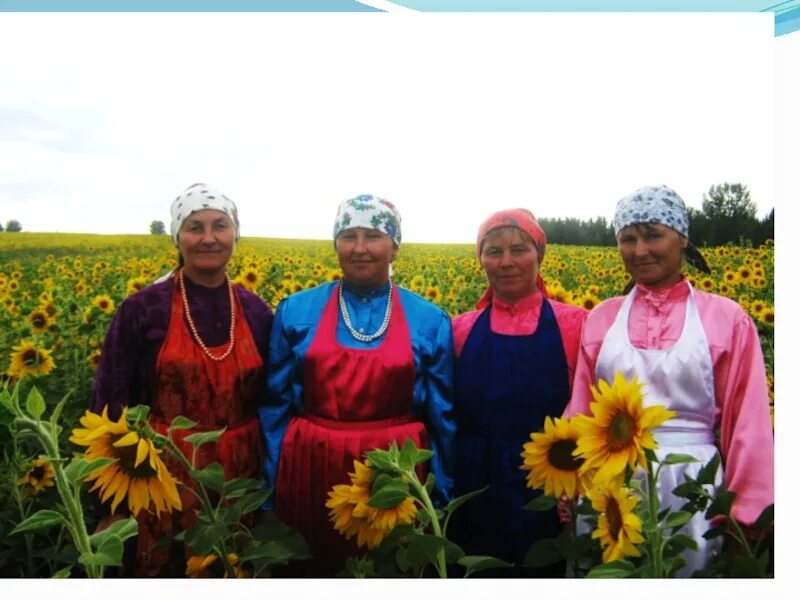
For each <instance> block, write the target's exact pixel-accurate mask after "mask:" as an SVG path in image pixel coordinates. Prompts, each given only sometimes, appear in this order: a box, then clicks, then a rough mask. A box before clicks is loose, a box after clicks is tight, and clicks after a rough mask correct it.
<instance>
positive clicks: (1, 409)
mask: <svg viewBox="0 0 800 600" xmlns="http://www.w3.org/2000/svg"><path fill="white" fill-rule="evenodd" d="M15 418H16V417H14V413H13V412H11V408H10V407H8V406H6V405H5V404H0V425H10V424H11V423H13V422H14V419H15Z"/></svg>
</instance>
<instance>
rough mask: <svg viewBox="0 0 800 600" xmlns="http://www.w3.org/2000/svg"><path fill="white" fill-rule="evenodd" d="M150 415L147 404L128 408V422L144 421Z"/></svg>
mask: <svg viewBox="0 0 800 600" xmlns="http://www.w3.org/2000/svg"><path fill="white" fill-rule="evenodd" d="M149 414H150V407H149V406H147V404H137V405H136V406H130V407H128V421H133V422H134V423H136V422H137V421H144V420H146V419H147V416H148V415H149Z"/></svg>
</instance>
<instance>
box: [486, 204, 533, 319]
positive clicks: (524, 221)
mask: <svg viewBox="0 0 800 600" xmlns="http://www.w3.org/2000/svg"><path fill="white" fill-rule="evenodd" d="M500 227H516V228H517V229H519V230H520V231H524V232H525V233H527V234H528V236H530V238H531V239H532V240H533V245H534V246H535V247H536V253H537V254H538V256H539V266H541V264H542V260H543V259H544V250H545V248H546V247H547V236H546V235H545V233H544V229H542V227H541V225H539V222H538V221H537V220H536V217H534V216H533V213H532V212H531V211H529V210H527V209H525V208H512V209H510V210H501V211H498V212H496V213H494V214H492V215H490V216H489V218H487V219H486V220H485V221H484V222H483V223H481V226H480V228H479V229H478V241H477V243H476V245H475V250H476V253H477V255H478V260H480V257H481V251H482V249H483V242H484V241H485V240H486V238H487V236H488V235H489V234H490V233H492V231H493V230H495V229H498V228H500ZM536 287H537V288H539V290H540V291H541V292H542V294H544V296H545V297H548V296H547V288H546V287H545V285H544V279H542V275H541V273H539V272H537V273H536ZM493 296H494V291H493V290H492V288H491V287H489V288H487V290H486V291H485V292H484V293H483V296H481V298H480V299H479V300H478V302H477V303H476V305H475V306H476V307H477V308H479V309H480V308H483V307H485V306H487V305H488V304H489V303H490V302H491V301H492V297H493Z"/></svg>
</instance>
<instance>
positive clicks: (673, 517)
mask: <svg viewBox="0 0 800 600" xmlns="http://www.w3.org/2000/svg"><path fill="white" fill-rule="evenodd" d="M691 519H692V513H689V512H686V511H683V510H679V511H678V512H674V513H670V514H668V515H667V518H666V519H664V523H663V525H662V527H661V528H662V529H673V528H674V529H677V528H679V527H683V526H684V525H685V524H686V523H688V522H689V521H690V520H691Z"/></svg>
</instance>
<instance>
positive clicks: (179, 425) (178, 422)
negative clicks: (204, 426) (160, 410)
mask: <svg viewBox="0 0 800 600" xmlns="http://www.w3.org/2000/svg"><path fill="white" fill-rule="evenodd" d="M195 425H197V421H192V420H191V419H187V418H186V417H184V416H183V415H178V416H177V417H175V418H174V419H172V423H170V424H169V428H170V429H191V428H192V427H194V426H195Z"/></svg>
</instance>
